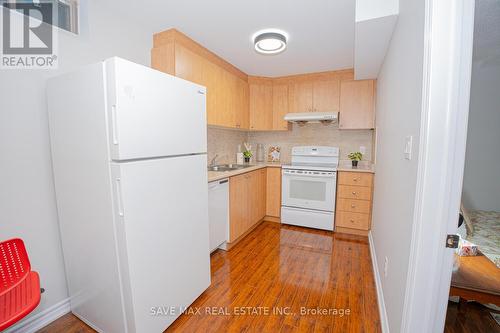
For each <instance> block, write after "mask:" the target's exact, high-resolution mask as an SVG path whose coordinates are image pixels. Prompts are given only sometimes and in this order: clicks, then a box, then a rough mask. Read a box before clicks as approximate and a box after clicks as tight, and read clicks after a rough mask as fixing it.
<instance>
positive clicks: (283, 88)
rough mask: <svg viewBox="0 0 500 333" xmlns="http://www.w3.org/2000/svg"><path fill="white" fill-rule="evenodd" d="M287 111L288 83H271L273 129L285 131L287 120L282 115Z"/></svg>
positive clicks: (287, 124) (287, 125)
mask: <svg viewBox="0 0 500 333" xmlns="http://www.w3.org/2000/svg"><path fill="white" fill-rule="evenodd" d="M287 113H288V84H287V83H273V126H272V129H273V130H278V131H286V130H288V129H289V122H288V121H286V120H284V119H283V117H285V115H286V114H287Z"/></svg>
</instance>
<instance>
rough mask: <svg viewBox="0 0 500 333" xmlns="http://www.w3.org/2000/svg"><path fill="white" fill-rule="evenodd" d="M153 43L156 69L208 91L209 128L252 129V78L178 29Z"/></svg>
mask: <svg viewBox="0 0 500 333" xmlns="http://www.w3.org/2000/svg"><path fill="white" fill-rule="evenodd" d="M153 39H154V47H153V49H152V50H151V65H152V67H153V68H155V69H158V70H161V71H163V72H165V73H169V74H172V75H175V76H178V77H181V78H183V79H186V80H189V81H192V82H195V83H198V84H201V85H203V86H205V87H206V88H207V124H208V125H216V126H224V127H230V128H243V129H248V126H249V121H248V119H249V118H248V96H249V95H248V83H247V80H248V75H246V74H245V73H243V72H241V71H240V70H239V69H237V68H236V67H234V66H233V65H231V64H229V63H228V62H226V61H225V60H224V59H222V58H220V57H218V56H217V55H215V54H214V53H212V52H211V51H209V50H207V49H206V48H204V47H203V46H201V45H200V44H198V43H196V42H195V41H193V40H192V39H190V38H189V37H187V36H186V35H184V34H182V33H180V32H179V31H177V30H175V29H170V30H167V31H164V32H161V33H158V34H155V35H154V36H153Z"/></svg>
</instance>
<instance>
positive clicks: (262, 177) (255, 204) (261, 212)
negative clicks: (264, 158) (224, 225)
mask: <svg viewBox="0 0 500 333" xmlns="http://www.w3.org/2000/svg"><path fill="white" fill-rule="evenodd" d="M247 180H248V194H249V202H248V207H249V208H248V209H249V213H248V216H249V221H248V224H247V229H250V228H251V227H252V226H254V225H255V223H257V222H259V221H260V220H262V219H263V218H264V216H265V215H266V169H260V170H256V171H253V172H249V173H248V179H247Z"/></svg>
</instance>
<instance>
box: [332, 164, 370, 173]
mask: <svg viewBox="0 0 500 333" xmlns="http://www.w3.org/2000/svg"><path fill="white" fill-rule="evenodd" d="M337 171H349V172H368V173H375V164H373V163H370V162H365V163H358V167H357V168H353V167H352V163H351V161H345V162H344V161H340V163H339V166H338V168H337Z"/></svg>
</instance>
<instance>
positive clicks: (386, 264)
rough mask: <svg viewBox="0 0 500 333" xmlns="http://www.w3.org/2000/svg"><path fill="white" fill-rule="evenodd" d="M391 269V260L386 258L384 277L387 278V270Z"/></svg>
mask: <svg viewBox="0 0 500 333" xmlns="http://www.w3.org/2000/svg"><path fill="white" fill-rule="evenodd" d="M388 268H389V259H388V258H387V257H385V260H384V277H387V269H388Z"/></svg>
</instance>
